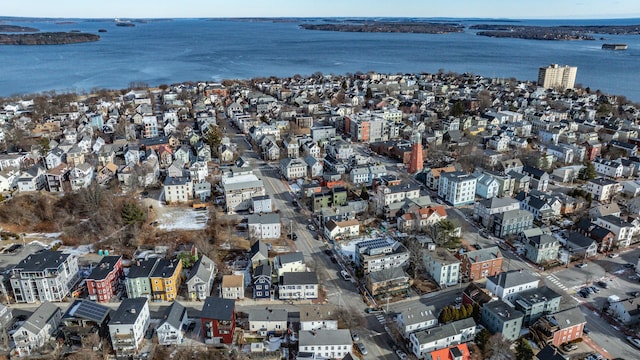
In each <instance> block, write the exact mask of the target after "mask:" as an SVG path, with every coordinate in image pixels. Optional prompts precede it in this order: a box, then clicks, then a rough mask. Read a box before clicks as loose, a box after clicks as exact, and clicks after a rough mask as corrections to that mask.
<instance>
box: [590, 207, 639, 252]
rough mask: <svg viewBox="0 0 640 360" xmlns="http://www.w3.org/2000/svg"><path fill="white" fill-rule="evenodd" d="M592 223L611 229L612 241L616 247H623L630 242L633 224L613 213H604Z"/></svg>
mask: <svg viewBox="0 0 640 360" xmlns="http://www.w3.org/2000/svg"><path fill="white" fill-rule="evenodd" d="M594 223H595V224H596V225H598V226H601V227H603V228H604V229H606V230H609V231H611V232H612V233H613V234H614V235H615V237H614V238H613V241H614V243H615V244H617V246H618V247H621V248H624V247H627V246H629V244H631V237H632V236H633V233H634V231H635V230H634V226H633V225H632V224H630V223H628V222H626V221H624V220H622V219H621V218H619V217H617V216H614V215H606V216H601V217H599V218H597V219H596V220H595V221H594Z"/></svg>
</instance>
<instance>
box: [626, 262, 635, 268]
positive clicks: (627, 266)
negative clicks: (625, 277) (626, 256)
mask: <svg viewBox="0 0 640 360" xmlns="http://www.w3.org/2000/svg"><path fill="white" fill-rule="evenodd" d="M624 267H626V268H627V269H633V268H634V267H636V266H635V265H634V264H632V263H627V264H624Z"/></svg>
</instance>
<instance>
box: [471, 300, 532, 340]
mask: <svg viewBox="0 0 640 360" xmlns="http://www.w3.org/2000/svg"><path fill="white" fill-rule="evenodd" d="M523 319H524V314H523V313H522V312H520V311H518V310H516V309H514V308H513V307H512V306H511V305H509V304H507V303H505V302H504V301H502V300H496V301H491V302H488V303H486V304H484V306H483V307H482V314H481V320H480V322H481V323H482V324H483V325H484V326H485V327H486V328H487V330H489V331H490V332H491V333H492V334H496V333H500V334H502V337H503V338H505V339H507V340H509V341H515V340H516V339H517V338H518V337H520V329H521V328H522V321H523Z"/></svg>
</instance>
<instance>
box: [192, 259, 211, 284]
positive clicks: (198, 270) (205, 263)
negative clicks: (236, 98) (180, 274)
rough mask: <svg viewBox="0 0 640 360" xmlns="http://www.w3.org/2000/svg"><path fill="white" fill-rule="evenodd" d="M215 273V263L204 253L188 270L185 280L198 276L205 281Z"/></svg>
mask: <svg viewBox="0 0 640 360" xmlns="http://www.w3.org/2000/svg"><path fill="white" fill-rule="evenodd" d="M215 273H216V264H215V263H214V262H213V260H211V259H209V258H208V257H207V256H206V255H202V256H201V257H200V259H198V261H197V262H196V263H195V265H193V267H192V268H191V271H190V272H189V277H188V278H187V282H188V281H190V280H191V279H193V278H199V279H201V280H204V281H207V280H209V279H210V278H211V277H212V276H213V275H214V274H215Z"/></svg>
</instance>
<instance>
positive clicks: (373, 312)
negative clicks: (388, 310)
mask: <svg viewBox="0 0 640 360" xmlns="http://www.w3.org/2000/svg"><path fill="white" fill-rule="evenodd" d="M364 312H366V313H367V314H376V313H380V312H382V309H381V308H366V309H364Z"/></svg>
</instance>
